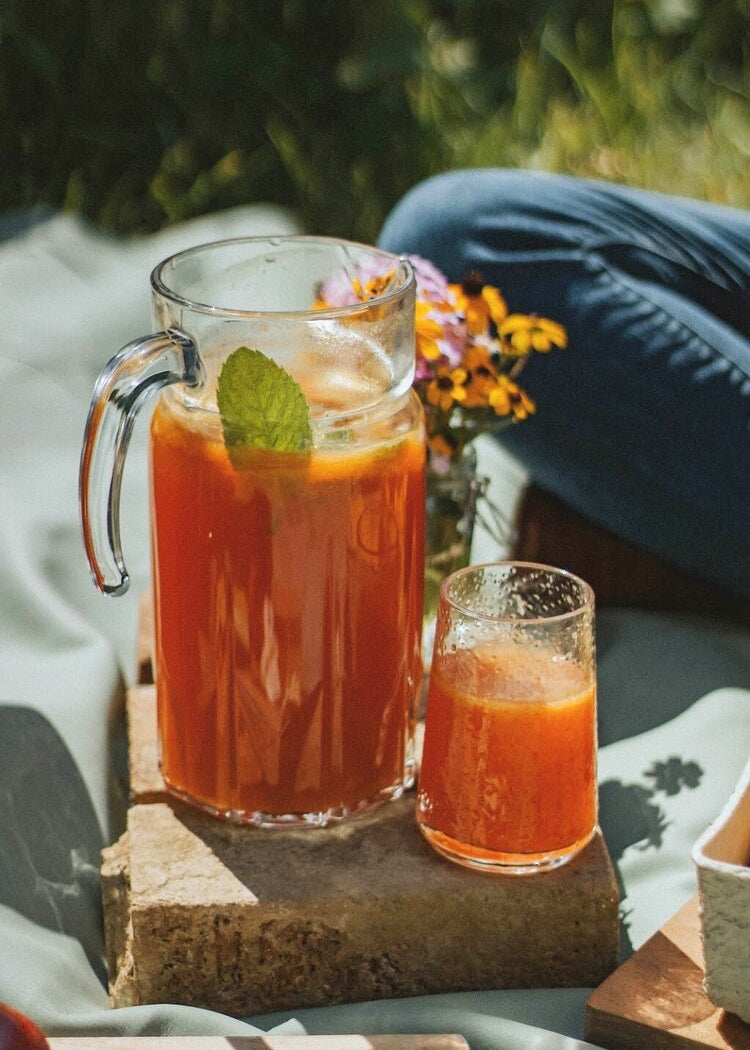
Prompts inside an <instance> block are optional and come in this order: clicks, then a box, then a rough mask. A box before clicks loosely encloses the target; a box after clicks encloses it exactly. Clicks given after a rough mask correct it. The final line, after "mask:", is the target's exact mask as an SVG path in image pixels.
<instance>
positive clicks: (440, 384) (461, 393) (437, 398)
mask: <svg viewBox="0 0 750 1050" xmlns="http://www.w3.org/2000/svg"><path fill="white" fill-rule="evenodd" d="M467 378H468V377H467V374H466V372H465V370H464V369H463V368H446V367H445V365H441V366H440V367H439V368H438V370H437V375H436V376H435V378H434V379H432V380H431V381H430V383H429V384H428V386H427V395H426V396H427V400H428V402H429V403H430V404H431V405H435V407H436V408H440V409H442V411H443V412H448V411H449V410H450V409H451V408H452V407H453V405H454V403H456V402H462V401H464V400H465V399H466V386H465V383H466V380H467Z"/></svg>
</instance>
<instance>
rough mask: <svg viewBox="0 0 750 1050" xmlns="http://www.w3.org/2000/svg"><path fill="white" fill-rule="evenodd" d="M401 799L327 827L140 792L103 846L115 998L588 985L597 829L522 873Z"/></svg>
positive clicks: (600, 926) (295, 999)
mask: <svg viewBox="0 0 750 1050" xmlns="http://www.w3.org/2000/svg"><path fill="white" fill-rule="evenodd" d="M413 809H414V799H413V797H405V798H403V799H401V800H399V801H398V802H394V803H389V804H387V805H385V806H383V807H381V808H380V809H378V810H376V811H375V812H373V813H371V814H370V815H368V816H366V817H363V818H360V819H358V820H356V821H351V822H349V823H346V824H341V825H338V826H335V827H333V828H323V829H309V830H308V829H305V830H301V831H295V830H284V831H281V832H279V831H264V830H259V829H255V828H243V827H235V826H231V825H227V824H223V823H221V822H219V821H215V820H213V819H211V818H210V817H206V816H204V815H202V814H201V813H198V812H197V811H194V810H192V809H190V808H189V807H187V806H184V805H182V804H180V803H178V802H174V803H169V804H167V803H165V802H155V803H144V804H142V805H138V806H134V807H132V808H131V810H130V812H129V819H128V831H127V833H126V835H124V836H123V838H121V839H120V841H119V842H118V843H116V844H115V845H114V846H113V847H110V849H109V850H107V851H105V856H104V866H103V871H102V873H103V883H104V902H105V912H106V913H107V916H108V918H107V927H106V929H107V938H108V941H107V943H108V953H109V964H110V995H111V999H112V1003H113V1005H115V1006H120V1005H133V1004H137V1003H157V1002H175V1003H185V1004H189V1005H193V1006H202V1007H208V1008H212V1009H217V1010H221V1011H223V1012H225V1013H228V1014H235V1015H248V1014H254V1013H265V1012H268V1011H274V1010H283V1009H297V1008H302V1007H307V1006H321V1005H329V1004H333V1003H340V1002H354V1001H361V1000H367V999H379V998H387V997H396V996H408V995H423V994H428V993H432V992H445V991H462V990H469V989H481V988H511V987H535V986H548V987H552V986H592V985H596V984H598V983H599V982H600V981H602V980H603V979H604V977H606V976H607V975H608V974H609V973H610V972H611V971H612V969H613V968H614V966H615V960H616V952H617V940H618V899H617V889H616V885H615V880H614V876H613V872H612V867H611V864H610V860H609V856H608V854H607V851H606V849H605V846H604V843H603V841H602V839H601V836H599V835H597V837H596V838H595V839H594V840H593V841H592V842H591V843H590V845H589V846H588V847H587V849H586V850H585V851H584V852H583V853H581V854H580V855H579V856H578V857H577V858H575V859H574V860H573V861H572V862H571V863H570V864H568V865H566V866H565V867H563V868H559V869H557V870H555V871H552V872H548V873H545V874H543V875H536V876H533V877H527V878H517V877H511V876H492V875H485V874H477V873H474V872H470V871H466V870H464V869H462V868H459V867H457V866H456V865H453V864H451V863H449V862H448V861H446V860H443V859H442V858H441V857H439V856H438V855H437V854H436V853H434V851H433V850H432V849H431V848H430V847H429V846H428V845H427V844H426V842H424V840H423V839H422V837H421V835H420V834H419V832H418V830H417V828H416V825H415V822H414V813H413Z"/></svg>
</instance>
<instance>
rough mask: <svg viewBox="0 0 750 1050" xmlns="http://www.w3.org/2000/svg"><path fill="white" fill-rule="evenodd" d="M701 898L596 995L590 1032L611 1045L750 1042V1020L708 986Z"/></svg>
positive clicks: (654, 1048)
mask: <svg viewBox="0 0 750 1050" xmlns="http://www.w3.org/2000/svg"><path fill="white" fill-rule="evenodd" d="M703 965H704V963H703V947H702V944H701V930H700V916H699V912H698V898H697V897H693V899H692V900H690V901H688V903H687V904H686V905H685V906H684V907H683V908H681V909H680V911H678V912H677V914H676V915H673V916H672V918H671V919H670V920H669V921H668V922H667V923H665V925H664V926H662V928H661V929H660V930H659V931H658V932H657V933H655V934H654V936H653V937H651V938H650V940H648V941H647V942H646V943H645V944H644V945H643V947H641V948H639V950H638V951H637V952H635V953H634V954H633V955H632V956H631V957H630V958H629V959H628V960H627V961H626V962H625V963H623V965H622V966H620V967H619V969H617V970H615V972H614V973H613V974H612V975H611V976H610V977H608V978H607V979H606V980H605V981H604V982H603V984H601V985H599V987H598V988H597V989H596V991H595V992H594V993H593V994H592V995H591V997H590V998H589V1001H588V1004H587V1006H586V1027H585V1035H586V1039H588V1040H589V1042H591V1043H594V1044H595V1045H597V1046H601V1047H606V1048H607V1050H643V1048H644V1047H648V1048H649V1050H750V1025H747V1024H745V1023H744V1022H743V1021H741V1020H740V1019H739V1017H735V1016H734V1014H729V1013H727V1012H726V1011H724V1010H721V1009H719V1008H718V1007H716V1006H714V1004H713V1003H712V1002H711V1000H710V999H709V998H708V996H707V995H706V993H705V992H704V990H703V975H704V971H703Z"/></svg>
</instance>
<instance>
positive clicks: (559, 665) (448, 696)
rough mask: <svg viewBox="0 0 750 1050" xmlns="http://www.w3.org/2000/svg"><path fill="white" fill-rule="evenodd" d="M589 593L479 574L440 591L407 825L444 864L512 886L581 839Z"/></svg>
mask: <svg viewBox="0 0 750 1050" xmlns="http://www.w3.org/2000/svg"><path fill="white" fill-rule="evenodd" d="M510 564H511V565H512V563H510ZM558 576H559V577H560V578H558ZM560 580H561V581H562V583H561V582H560ZM558 591H564V593H565V597H564V598H563V597H562V596H561V594H558V593H557V592H558ZM589 593H590V592H589V590H588V588H587V585H585V584H583V581H578V580H577V579H576V578H575V577H570V576H569V575H568V574H561V575H560V574H557V575H556V570H548V569H547V568H546V567H537V566H523V567H521V566H512V567H509V566H508V564H506V565H502V566H481V567H478V568H472V569H468V570H463V571H462V572H459V573H456V574H455V575H454V577H453V578H449V580H448V581H446V584H445V585H444V590H443V592H442V594H441V610H442V611H441V612H439V620H438V636H437V639H436V651H435V654H434V656H433V663H432V668H431V673H430V684H429V695H428V701H427V720H426V728H425V741H424V753H423V759H422V766H421V771H420V781H419V795H418V808H417V820H418V822H419V824H420V827H421V830H422V831H423V833H424V834H425V836H426V838H427V839H428V841H430V842H431V844H432V845H433V846H434V847H435V848H436V849H437V850H438V851H439V852H441V853H443V854H445V855H446V856H448V857H449V858H451V859H453V860H456V861H457V862H459V863H462V864H464V865H466V866H469V867H479V868H484V869H486V870H505V871H512V872H521V873H525V872H528V871H538V870H544V869H546V868H549V867H554V866H557V865H558V864H560V863H563V862H565V861H566V860H568V859H570V858H571V857H572V856H574V855H575V854H576V853H577V852H579V851H580V849H582V847H583V846H584V845H585V844H586V843H587V842H588V841H589V839H590V838H591V836H592V834H593V832H594V830H595V828H596V823H597V785H596V686H595V674H594V661H593V638H592V624H591V616H590V604H589Z"/></svg>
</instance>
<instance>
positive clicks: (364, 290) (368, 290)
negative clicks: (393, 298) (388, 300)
mask: <svg viewBox="0 0 750 1050" xmlns="http://www.w3.org/2000/svg"><path fill="white" fill-rule="evenodd" d="M395 272H396V271H395V270H389V271H388V273H384V274H381V275H380V276H379V277H371V278H370V279H369V281H367V283H366V284H365V285H364V287H363V286H362V285H361V284H360V282H359V281H358V280H356V278H355V280H354V281H353V282H352V283H353V284H354V287H355V289H356V291H357V298H358V299H376V298H377V297H378V296H379V295H382V294H383V292H384V291H385V289H386V288H387V287H388V285H389V284H390V283H391V281H392V280H393V275H394V273H395Z"/></svg>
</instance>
